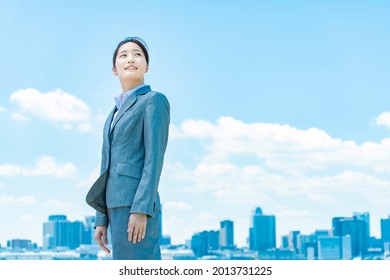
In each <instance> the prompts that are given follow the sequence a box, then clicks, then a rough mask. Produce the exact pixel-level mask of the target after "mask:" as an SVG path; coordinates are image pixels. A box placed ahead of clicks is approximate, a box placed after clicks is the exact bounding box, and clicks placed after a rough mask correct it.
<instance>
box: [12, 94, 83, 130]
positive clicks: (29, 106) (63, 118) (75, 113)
mask: <svg viewBox="0 0 390 280" xmlns="http://www.w3.org/2000/svg"><path fill="white" fill-rule="evenodd" d="M10 101H11V102H13V103H16V104H17V105H18V106H19V107H20V108H21V109H22V111H23V112H24V113H29V114H31V115H35V116H39V117H42V118H44V119H48V120H50V121H53V122H56V123H60V124H64V123H67V124H70V123H72V124H75V125H76V127H77V128H78V129H79V130H81V131H89V130H90V126H91V124H90V113H89V107H88V105H87V104H86V103H85V102H84V101H83V100H81V99H79V98H77V97H76V96H73V95H71V94H69V93H66V92H64V91H62V90H60V89H56V90H55V91H51V92H48V93H41V92H39V91H38V90H36V89H32V88H29V89H21V90H18V91H16V92H14V93H12V94H11V96H10Z"/></svg>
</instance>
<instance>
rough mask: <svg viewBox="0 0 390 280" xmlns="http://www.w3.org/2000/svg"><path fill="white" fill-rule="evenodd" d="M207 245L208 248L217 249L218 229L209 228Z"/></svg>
mask: <svg viewBox="0 0 390 280" xmlns="http://www.w3.org/2000/svg"><path fill="white" fill-rule="evenodd" d="M207 245H208V248H209V249H210V250H218V249H219V246H220V245H219V231H218V230H210V231H209V232H208V234H207Z"/></svg>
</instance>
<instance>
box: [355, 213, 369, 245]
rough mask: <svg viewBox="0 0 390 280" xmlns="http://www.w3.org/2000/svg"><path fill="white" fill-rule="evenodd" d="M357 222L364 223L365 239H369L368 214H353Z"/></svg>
mask: <svg viewBox="0 0 390 280" xmlns="http://www.w3.org/2000/svg"><path fill="white" fill-rule="evenodd" d="M352 217H355V218H356V219H358V220H362V221H364V222H365V223H366V236H367V239H369V238H370V236H371V232H370V213H368V212H364V213H359V212H353V216H352Z"/></svg>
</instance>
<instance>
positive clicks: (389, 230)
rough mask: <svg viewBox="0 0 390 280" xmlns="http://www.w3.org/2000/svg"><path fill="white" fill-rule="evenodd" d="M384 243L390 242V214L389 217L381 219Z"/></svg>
mask: <svg viewBox="0 0 390 280" xmlns="http://www.w3.org/2000/svg"><path fill="white" fill-rule="evenodd" d="M381 239H382V243H383V244H385V243H390V215H389V217H388V218H387V219H381Z"/></svg>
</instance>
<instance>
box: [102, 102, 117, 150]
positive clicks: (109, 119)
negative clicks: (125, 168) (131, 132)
mask: <svg viewBox="0 0 390 280" xmlns="http://www.w3.org/2000/svg"><path fill="white" fill-rule="evenodd" d="M115 112H116V107H115V106H114V108H113V109H112V110H111V113H110V114H109V115H108V117H107V120H106V123H105V124H104V128H103V135H104V142H105V143H107V144H109V143H110V142H111V141H110V137H109V134H110V133H109V132H110V126H111V123H112V119H113V118H114V114H115Z"/></svg>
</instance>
